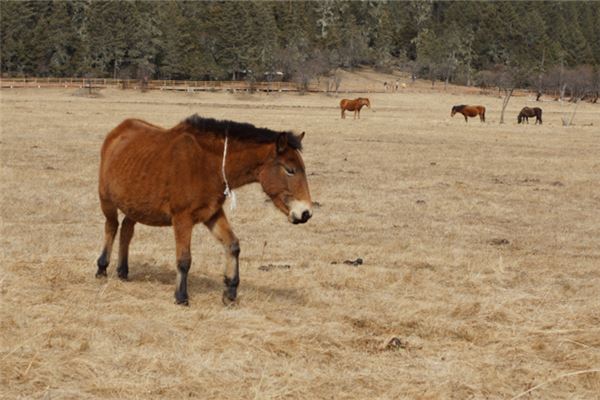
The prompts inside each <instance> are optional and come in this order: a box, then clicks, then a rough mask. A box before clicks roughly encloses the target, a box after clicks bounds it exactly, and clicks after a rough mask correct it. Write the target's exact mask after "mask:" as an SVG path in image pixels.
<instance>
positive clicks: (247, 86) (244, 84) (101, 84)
mask: <svg viewBox="0 0 600 400" xmlns="http://www.w3.org/2000/svg"><path fill="white" fill-rule="evenodd" d="M0 88H3V89H12V88H85V89H104V88H119V89H147V90H177V91H188V92H195V91H213V90H217V91H218V90H223V91H238V90H239V91H264V92H267V91H269V92H271V91H274V92H299V91H303V90H304V91H309V92H323V91H326V89H325V88H322V87H320V85H317V84H310V85H308V88H303V87H302V86H301V85H299V84H297V83H295V82H248V81H177V80H151V81H147V82H143V81H141V80H138V79H108V78H107V79H103V78H90V79H88V78H0Z"/></svg>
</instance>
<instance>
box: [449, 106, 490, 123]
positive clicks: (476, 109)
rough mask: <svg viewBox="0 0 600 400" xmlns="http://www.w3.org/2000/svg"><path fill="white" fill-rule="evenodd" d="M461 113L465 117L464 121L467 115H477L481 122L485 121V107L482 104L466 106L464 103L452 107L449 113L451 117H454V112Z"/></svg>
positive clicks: (466, 119) (466, 120)
mask: <svg viewBox="0 0 600 400" xmlns="http://www.w3.org/2000/svg"><path fill="white" fill-rule="evenodd" d="M456 113H461V114H462V115H463V116H464V117H465V122H468V118H467V117H476V116H478V115H479V120H480V121H481V122H485V107H484V106H466V105H464V104H462V105H460V106H454V107H452V112H451V113H450V116H451V117H454V114H456Z"/></svg>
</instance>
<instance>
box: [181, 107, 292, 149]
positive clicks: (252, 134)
mask: <svg viewBox="0 0 600 400" xmlns="http://www.w3.org/2000/svg"><path fill="white" fill-rule="evenodd" d="M184 122H185V123H187V124H188V125H190V126H191V127H193V128H195V129H196V131H197V132H198V133H205V132H210V133H213V134H216V135H219V136H222V137H225V135H226V134H227V136H228V137H230V138H235V139H239V140H247V141H251V142H254V143H274V142H275V141H276V140H277V138H278V137H279V135H280V134H282V133H283V134H285V135H287V143H288V146H290V147H291V148H292V149H295V150H302V142H301V141H300V138H299V137H298V136H296V135H295V134H294V133H293V132H290V131H280V132H278V131H274V130H271V129H267V128H257V127H256V126H254V125H252V124H247V123H242V122H235V121H229V120H217V119H214V118H202V117H201V116H199V115H198V114H194V115H192V116H190V117H187V118H186V119H185V120H184Z"/></svg>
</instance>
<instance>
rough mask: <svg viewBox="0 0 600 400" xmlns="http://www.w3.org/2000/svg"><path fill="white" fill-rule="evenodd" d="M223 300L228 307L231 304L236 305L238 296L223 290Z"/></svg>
mask: <svg viewBox="0 0 600 400" xmlns="http://www.w3.org/2000/svg"><path fill="white" fill-rule="evenodd" d="M221 301H223V304H224V305H225V306H227V307H229V306H234V305H236V304H237V297H236V296H231V295H230V294H229V293H228V291H227V290H224V291H223V297H222V298H221Z"/></svg>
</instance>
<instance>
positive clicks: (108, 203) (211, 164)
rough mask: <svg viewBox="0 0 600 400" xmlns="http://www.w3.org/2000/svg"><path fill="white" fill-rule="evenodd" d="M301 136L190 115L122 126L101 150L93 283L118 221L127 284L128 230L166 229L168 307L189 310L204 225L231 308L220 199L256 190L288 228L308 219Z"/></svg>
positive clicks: (232, 270)
mask: <svg viewBox="0 0 600 400" xmlns="http://www.w3.org/2000/svg"><path fill="white" fill-rule="evenodd" d="M303 137H304V132H303V133H302V134H301V135H295V134H293V133H292V132H276V131H272V130H270V129H264V128H256V127H254V126H253V125H250V124H243V123H237V122H232V121H217V120H214V119H209V118H201V117H199V116H198V115H193V116H191V117H189V118H187V119H186V120H184V121H183V122H181V123H180V124H178V125H176V126H175V127H173V128H171V129H163V128H160V127H158V126H155V125H151V124H149V123H147V122H144V121H141V120H138V119H127V120H125V121H123V122H122V123H121V124H120V125H119V126H117V127H116V128H115V129H113V130H112V131H111V132H110V133H109V134H108V136H107V137H106V139H105V140H104V144H103V146H102V153H101V161H100V180H99V194H100V206H101V208H102V212H103V213H104V215H105V216H106V224H105V243H104V248H103V250H102V254H101V255H100V258H98V271H97V272H96V276H98V277H101V276H106V268H107V267H108V264H109V262H110V255H111V249H112V245H113V241H114V239H115V235H116V233H117V229H118V227H119V221H118V219H117V210H120V211H121V212H122V213H123V214H124V215H125V217H124V219H123V222H122V223H121V235H120V237H119V257H118V262H117V273H118V275H119V277H120V278H122V279H127V275H128V272H129V267H128V259H127V258H128V252H129V243H130V241H131V238H132V236H133V230H134V225H135V224H136V222H140V223H142V224H146V225H152V226H173V230H174V233H175V242H176V253H177V254H176V258H177V282H176V288H175V299H176V303H178V304H185V305H187V304H188V293H187V275H188V271H189V269H190V266H191V252H190V241H191V237H192V228H193V227H194V225H195V224H198V223H203V224H205V225H206V226H207V227H208V229H209V230H210V231H211V233H212V234H213V235H214V236H215V237H216V238H217V239H218V240H219V241H220V242H221V243H222V244H223V246H224V247H225V252H226V263H225V291H224V293H223V301H224V302H225V303H228V302H232V301H235V299H236V296H237V287H238V284H239V282H240V279H239V268H238V266H239V254H240V246H239V242H238V239H237V238H236V236H235V234H234V233H233V231H232V230H231V228H230V226H229V222H228V221H227V218H226V216H225V213H224V212H223V203H224V202H225V191H226V189H228V188H231V189H235V188H237V187H240V186H243V185H246V184H248V183H252V182H260V184H261V185H262V188H263V190H264V191H265V193H266V194H267V195H268V196H269V197H270V198H271V200H272V201H273V204H274V205H275V206H276V207H277V208H279V209H280V210H281V211H282V212H283V213H285V214H286V215H287V216H288V219H289V221H290V222H292V223H294V224H297V223H304V222H306V221H308V220H309V218H310V217H311V216H312V202H311V198H310V193H309V189H308V183H307V181H306V173H305V170H304V162H303V161H302V156H301V155H300V150H302V138H303Z"/></svg>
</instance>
